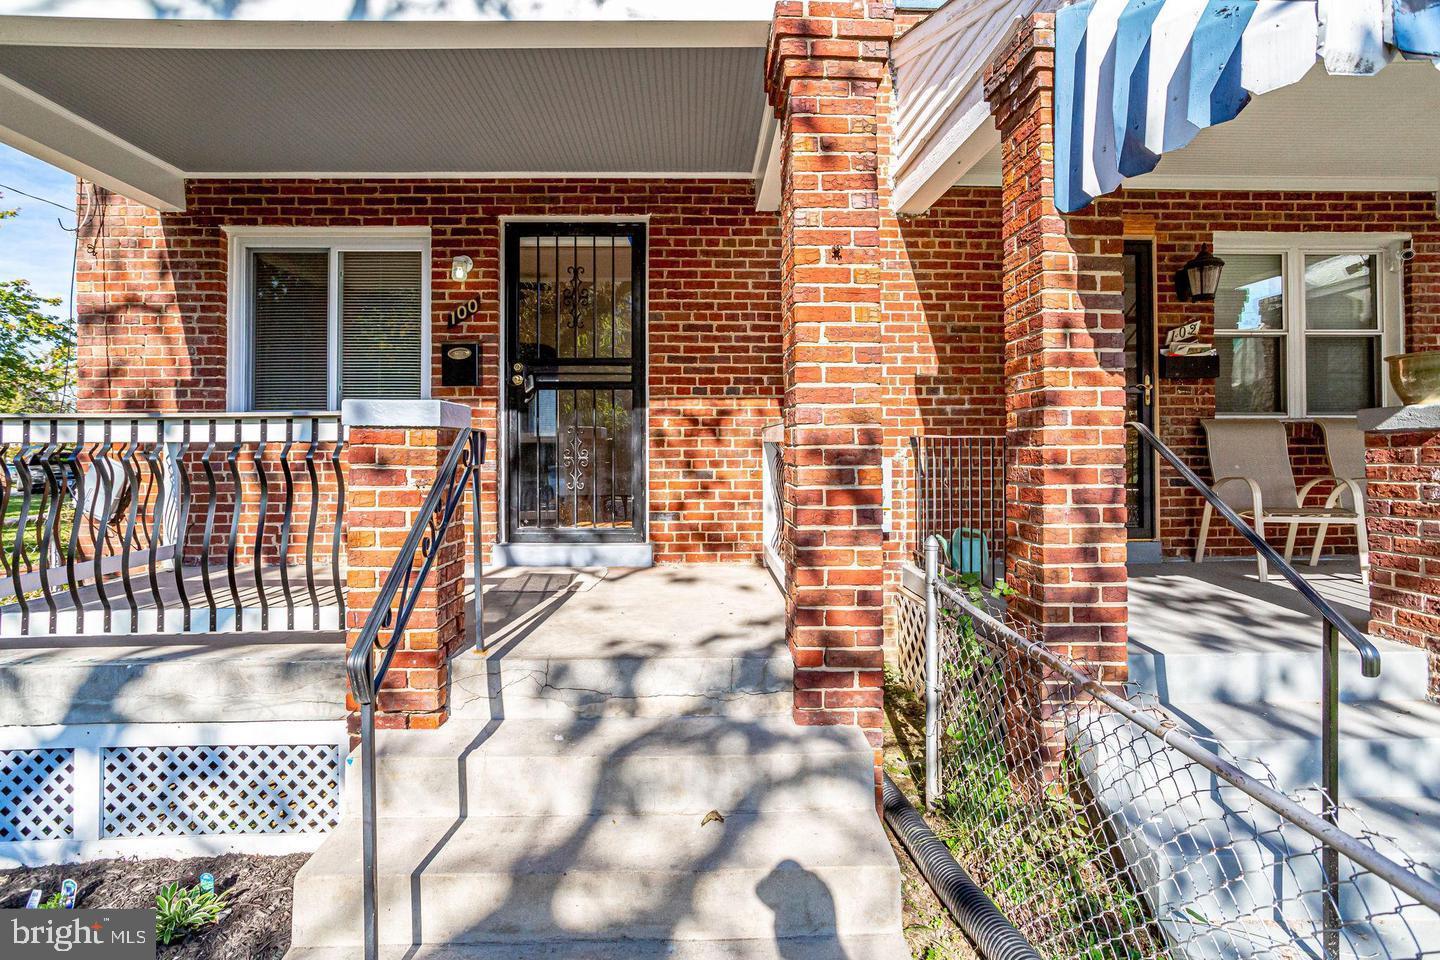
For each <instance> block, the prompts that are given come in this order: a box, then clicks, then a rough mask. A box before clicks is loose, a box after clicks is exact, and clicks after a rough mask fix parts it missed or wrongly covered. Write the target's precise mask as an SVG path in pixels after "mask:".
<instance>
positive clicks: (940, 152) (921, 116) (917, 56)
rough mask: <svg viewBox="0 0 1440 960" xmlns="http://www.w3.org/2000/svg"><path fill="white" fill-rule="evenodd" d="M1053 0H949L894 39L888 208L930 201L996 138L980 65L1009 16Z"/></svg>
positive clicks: (908, 208) (903, 209)
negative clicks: (890, 198)
mask: <svg viewBox="0 0 1440 960" xmlns="http://www.w3.org/2000/svg"><path fill="white" fill-rule="evenodd" d="M1057 4H1058V0H950V2H949V3H947V4H945V5H944V6H943V7H941V8H940V9H939V10H937V11H935V12H934V13H932V14H931V15H930V16H928V17H927V18H926V19H925V20H924V21H922V22H921V23H920V24H918V25H917V26H915V27H914V28H912V29H911V30H910V31H908V32H907V33H906V34H905V35H904V36H902V37H900V39H898V40H896V41H895V44H894V48H893V54H892V56H893V61H894V70H895V118H894V150H893V163H892V176H893V178H894V184H895V186H894V193H893V196H894V200H893V203H894V205H895V209H896V210H897V211H898V212H900V213H919V212H921V211H924V210H926V209H928V208H929V207H930V205H931V204H933V203H934V202H935V201H936V200H937V199H938V198H939V197H940V195H941V194H943V193H944V192H945V191H946V190H947V189H949V188H950V187H951V186H952V185H953V184H954V183H955V182H956V181H957V180H958V179H959V178H960V177H963V176H964V175H965V174H966V173H967V172H968V171H969V170H970V168H971V167H972V166H973V165H974V164H976V163H977V162H979V161H980V160H981V159H982V158H983V157H984V156H985V155H986V153H987V152H988V151H989V150H990V149H991V148H992V147H993V146H994V145H995V144H996V143H997V142H998V139H997V134H996V133H995V126H994V123H993V122H992V121H991V118H990V107H989V104H987V103H986V101H985V90H984V85H985V67H986V65H987V64H988V63H989V62H990V60H991V58H992V57H993V56H994V54H995V52H996V51H997V49H998V48H999V46H1000V45H1001V44H1002V43H1004V42H1005V40H1006V39H1007V38H1008V37H1009V35H1010V31H1011V30H1012V29H1013V28H1014V24H1015V22H1016V20H1018V19H1019V18H1020V17H1024V16H1028V15H1029V14H1032V13H1035V12H1037V11H1041V10H1048V9H1053V8H1054V7H1055V6H1057Z"/></svg>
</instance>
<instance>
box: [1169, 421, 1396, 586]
mask: <svg viewBox="0 0 1440 960" xmlns="http://www.w3.org/2000/svg"><path fill="white" fill-rule="evenodd" d="M1201 424H1202V425H1203V426H1204V428H1205V438H1206V445H1207V447H1208V448H1209V451H1210V469H1211V472H1212V473H1213V475H1214V477H1215V482H1214V488H1215V492H1216V493H1217V494H1218V495H1219V496H1220V499H1222V500H1224V501H1225V503H1226V504H1227V505H1229V506H1230V507H1231V508H1232V509H1234V510H1235V512H1236V513H1238V514H1240V516H1241V517H1244V518H1247V519H1250V520H1252V521H1253V523H1254V525H1255V532H1256V533H1258V534H1259V535H1260V536H1262V537H1263V536H1265V526H1266V524H1288V525H1289V527H1290V533H1289V535H1288V536H1287V537H1286V538H1285V559H1286V561H1287V562H1288V561H1289V560H1290V559H1291V557H1293V556H1294V554H1295V534H1296V532H1297V531H1298V529H1299V527H1300V526H1301V525H1302V524H1307V523H1313V524H1323V525H1324V527H1325V528H1328V527H1329V526H1330V525H1331V524H1344V525H1349V526H1352V527H1354V528H1355V539H1356V541H1357V543H1358V544H1359V548H1360V576H1361V578H1362V579H1364V580H1366V581H1367V582H1368V580H1369V573H1370V545H1369V542H1368V541H1367V539H1366V537H1365V522H1364V517H1363V514H1362V513H1361V512H1359V511H1356V510H1350V509H1345V508H1344V507H1339V506H1336V505H1335V503H1336V502H1337V500H1336V498H1335V497H1334V495H1333V494H1332V496H1331V498H1330V499H1329V500H1328V501H1327V503H1326V505H1325V506H1323V507H1307V506H1304V503H1305V497H1306V495H1308V494H1309V493H1310V491H1311V490H1313V489H1314V488H1315V487H1317V486H1319V485H1320V484H1322V483H1327V482H1329V483H1334V484H1336V485H1337V489H1349V488H1348V487H1347V485H1346V484H1345V483H1344V481H1343V480H1341V479H1340V478H1339V477H1329V476H1327V477H1317V478H1315V479H1314V480H1311V481H1310V482H1309V483H1307V484H1305V486H1304V487H1303V488H1299V489H1297V488H1296V485H1295V473H1294V471H1293V470H1292V469H1291V467H1290V451H1289V445H1288V442H1287V439H1286V436H1285V426H1284V424H1281V423H1279V422H1277V421H1274V420H1202V421H1201ZM1362 502H1363V501H1362ZM1214 512H1215V510H1214V507H1213V506H1211V504H1210V503H1208V502H1207V503H1206V504H1205V513H1204V515H1203V516H1202V517H1201V520H1200V540H1199V542H1198V543H1197V544H1196V545H1195V562H1196V563H1199V562H1201V561H1202V560H1204V559H1205V542H1206V540H1207V539H1208V538H1209V534H1210V520H1211V517H1212V516H1213V515H1214ZM1256 561H1257V563H1258V566H1259V574H1260V580H1261V582H1264V581H1265V580H1267V579H1268V578H1269V569H1268V564H1266V562H1265V557H1264V555H1262V554H1259V553H1258V552H1257V554H1256ZM1318 561H1319V553H1318V552H1314V553H1312V554H1311V557H1310V562H1311V565H1312V566H1313V565H1314V564H1315V563H1317V562H1318Z"/></svg>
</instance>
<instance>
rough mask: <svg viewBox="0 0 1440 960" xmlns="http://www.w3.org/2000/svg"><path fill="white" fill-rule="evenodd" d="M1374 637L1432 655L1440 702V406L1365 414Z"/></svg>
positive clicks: (1434, 691)
mask: <svg viewBox="0 0 1440 960" xmlns="http://www.w3.org/2000/svg"><path fill="white" fill-rule="evenodd" d="M1358 419H1359V423H1360V426H1361V428H1362V429H1364V430H1365V480H1366V488H1367V489H1366V504H1365V528H1366V530H1367V531H1368V532H1369V535H1370V633H1371V634H1372V635H1374V636H1377V637H1386V638H1388V639H1390V640H1398V641H1399V642H1401V643H1408V644H1410V645H1411V646H1415V647H1419V648H1420V649H1422V650H1424V651H1426V652H1427V653H1428V654H1429V655H1430V684H1429V691H1430V699H1432V700H1440V406H1427V407H1420V406H1415V407H1398V408H1396V407H1391V408H1388V409H1379V410H1362V411H1360V416H1359V418H1358Z"/></svg>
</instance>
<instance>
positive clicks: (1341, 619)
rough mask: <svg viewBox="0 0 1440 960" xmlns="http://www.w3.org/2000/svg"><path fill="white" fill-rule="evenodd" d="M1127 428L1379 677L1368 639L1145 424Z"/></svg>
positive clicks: (1375, 654)
mask: <svg viewBox="0 0 1440 960" xmlns="http://www.w3.org/2000/svg"><path fill="white" fill-rule="evenodd" d="M1126 426H1128V427H1130V428H1132V429H1133V430H1134V431H1135V432H1136V433H1138V434H1140V436H1141V437H1143V438H1144V439H1145V441H1146V442H1147V443H1149V444H1150V445H1151V446H1152V447H1154V448H1155V452H1157V453H1159V454H1160V456H1161V457H1163V458H1164V459H1165V462H1166V463H1168V464H1170V466H1172V467H1174V468H1175V471H1176V472H1177V473H1179V474H1180V476H1181V477H1182V478H1184V480H1185V482H1186V483H1188V484H1190V486H1192V487H1194V488H1195V489H1196V490H1197V491H1199V493H1200V494H1201V496H1203V497H1204V498H1205V499H1206V500H1208V501H1209V502H1210V504H1211V505H1212V506H1213V507H1214V508H1215V509H1216V510H1218V511H1220V515H1221V516H1222V517H1224V518H1225V519H1226V520H1229V521H1230V523H1231V524H1233V525H1234V526H1235V528H1236V529H1237V530H1239V531H1240V535H1241V536H1243V537H1244V538H1245V539H1246V540H1247V541H1249V543H1250V545H1251V546H1252V547H1254V548H1255V550H1256V552H1257V553H1259V554H1260V555H1261V556H1263V557H1264V558H1265V560H1266V562H1268V563H1271V564H1274V565H1275V567H1276V568H1277V569H1278V570H1279V571H1280V574H1281V575H1282V576H1283V577H1284V578H1285V579H1286V580H1288V581H1289V582H1290V585H1291V586H1292V587H1294V588H1295V590H1296V591H1297V592H1298V593H1299V594H1300V596H1302V597H1304V598H1305V599H1306V600H1307V601H1308V602H1309V603H1310V605H1311V606H1313V607H1314V608H1315V609H1316V610H1318V611H1319V612H1320V616H1321V617H1323V618H1324V619H1325V620H1327V621H1329V622H1330V623H1332V624H1333V625H1334V626H1335V629H1336V630H1338V631H1340V635H1341V636H1342V637H1344V638H1345V639H1346V640H1348V641H1350V645H1351V646H1352V647H1354V648H1355V649H1356V650H1358V651H1359V652H1360V664H1361V668H1362V670H1363V672H1364V674H1365V676H1367V677H1372V678H1373V677H1378V676H1380V651H1379V650H1378V649H1376V647H1375V644H1373V643H1371V642H1370V640H1369V638H1367V637H1366V636H1365V635H1364V634H1363V633H1361V632H1360V631H1359V630H1357V629H1355V625H1354V624H1353V623H1351V622H1350V621H1349V620H1347V619H1346V618H1345V616H1344V615H1343V614H1341V613H1340V611H1338V610H1336V609H1335V607H1334V605H1332V604H1331V603H1330V601H1329V600H1326V599H1325V598H1324V597H1323V596H1321V595H1320V593H1319V591H1317V590H1316V589H1315V588H1314V587H1312V586H1311V585H1310V584H1309V582H1308V581H1307V580H1306V579H1305V578H1304V577H1303V576H1301V575H1300V571H1298V570H1296V569H1295V567H1294V566H1293V565H1291V564H1290V562H1289V561H1287V560H1286V559H1285V558H1284V557H1283V556H1282V555H1281V554H1280V552H1279V551H1278V550H1276V549H1275V548H1274V547H1272V546H1270V544H1268V543H1266V542H1265V538H1264V537H1261V536H1260V535H1259V534H1258V533H1256V532H1255V529H1254V528H1253V527H1251V526H1250V525H1249V524H1248V523H1246V522H1245V521H1244V520H1243V519H1241V517H1240V515H1239V514H1238V513H1236V512H1235V510H1234V508H1232V507H1231V506H1230V505H1229V504H1228V503H1226V502H1225V501H1224V499H1222V498H1221V496H1220V495H1219V494H1218V493H1216V492H1215V489H1214V488H1213V487H1211V486H1210V485H1209V484H1208V483H1206V482H1205V481H1204V480H1201V479H1200V477H1199V475H1198V474H1197V473H1196V472H1195V471H1194V470H1192V469H1190V466H1189V464H1187V463H1186V462H1185V461H1184V460H1181V459H1180V456H1179V454H1177V453H1176V452H1175V451H1174V450H1172V449H1170V448H1169V447H1168V446H1166V444H1165V442H1164V441H1163V440H1161V439H1160V438H1159V437H1157V436H1155V433H1154V431H1152V430H1151V429H1150V428H1149V427H1147V426H1145V424H1143V423H1138V422H1136V421H1134V420H1131V421H1130V422H1129V423H1127V424H1126Z"/></svg>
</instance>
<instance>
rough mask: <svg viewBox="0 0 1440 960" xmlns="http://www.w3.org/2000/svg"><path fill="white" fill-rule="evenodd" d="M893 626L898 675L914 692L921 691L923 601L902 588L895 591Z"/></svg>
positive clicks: (922, 675)
mask: <svg viewBox="0 0 1440 960" xmlns="http://www.w3.org/2000/svg"><path fill="white" fill-rule="evenodd" d="M895 626H896V633H897V634H898V640H897V641H896V642H897V644H898V646H899V651H898V653H899V657H898V659H899V666H900V679H902V680H904V681H905V685H906V686H908V687H909V688H910V689H911V690H914V691H915V693H916V695H917V696H923V695H924V693H925V604H923V603H921V602H920V601H918V600H916V599H914V598H913V597H911V596H910V595H909V594H907V593H905V592H904V591H901V590H897V591H895Z"/></svg>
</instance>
